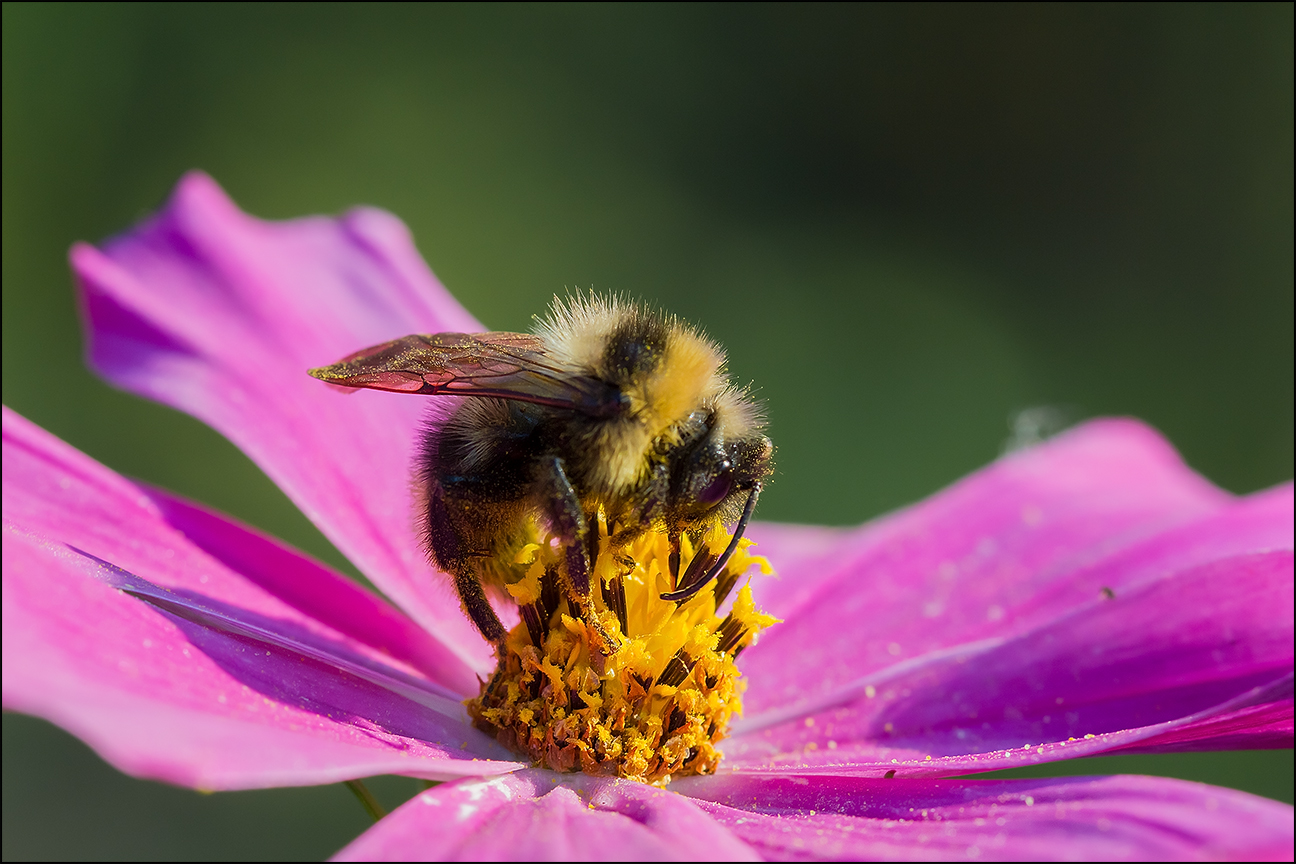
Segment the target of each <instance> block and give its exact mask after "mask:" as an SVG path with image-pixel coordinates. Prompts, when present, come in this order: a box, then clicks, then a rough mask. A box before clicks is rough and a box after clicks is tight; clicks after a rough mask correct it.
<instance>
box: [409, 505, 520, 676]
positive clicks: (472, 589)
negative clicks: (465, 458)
mask: <svg viewBox="0 0 1296 864" xmlns="http://www.w3.org/2000/svg"><path fill="white" fill-rule="evenodd" d="M445 499H446V490H445V489H444V488H443V487H442V485H441V484H440V483H434V484H432V486H431V488H430V489H429V490H428V501H427V537H428V543H429V545H430V546H431V547H432V554H433V557H435V558H436V561H437V563H438V564H439V565H440V566H441V568H442V569H444V570H447V571H449V572H450V573H451V574H452V575H453V576H454V586H455V591H457V592H458V593H459V600H460V602H462V603H463V608H464V611H465V612H467V613H468V617H469V618H471V619H472V622H473V624H475V625H477V630H478V631H479V632H480V633H481V634H482V636H484V637H485V638H486V640H487V641H488V642H491V643H493V644H494V645H496V646H500V645H503V643H504V636H505V635H506V634H505V630H504V625H503V624H501V623H500V620H499V616H498V615H496V614H495V610H494V609H492V608H491V605H490V603H489V602H488V601H487V600H486V592H485V591H484V590H482V584H481V577H480V575H479V572H478V568H479V565H478V563H477V561H476V560H475V557H474V556H473V555H472V554H471V553H470V552H469V551H468V548H467V546H468V544H467V542H466V541H465V538H464V537H463V536H462V534H461V533H460V531H459V530H458V529H457V528H456V526H455V524H454V522H453V521H452V520H451V519H450V511H449V508H447V507H446V500H445ZM501 656H502V655H501Z"/></svg>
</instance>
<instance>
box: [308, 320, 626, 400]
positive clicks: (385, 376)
mask: <svg viewBox="0 0 1296 864" xmlns="http://www.w3.org/2000/svg"><path fill="white" fill-rule="evenodd" d="M310 374H311V375H312V376H314V377H316V378H318V379H320V380H321V381H326V382H328V383H329V384H336V385H338V386H340V387H355V388H368V389H370V390H390V391H393V392H396V393H421V394H428V395H441V394H444V395H452V396H491V397H495V398H499V399H515V400H517V401H520V402H535V403H538V404H540V405H554V406H558V407H561V408H572V409H574V410H577V411H581V412H583V413H586V414H590V415H593V416H598V417H605V416H610V415H612V414H616V413H618V412H619V411H621V410H622V403H623V397H622V395H621V392H620V390H618V389H617V388H616V387H613V386H612V385H610V384H608V383H606V382H604V381H600V380H598V379H597V378H591V377H589V376H587V375H580V374H573V373H572V372H569V371H567V370H565V369H562V368H560V367H558V366H557V365H555V364H554V363H553V362H552V361H551V360H550V358H549V357H548V356H547V354H546V353H545V344H544V341H543V340H542V339H540V338H539V337H538V336H532V335H530V334H528V333H471V334H470V333H437V334H434V335H430V336H428V335H420V334H416V335H413V336H405V337H404V338H401V339H394V340H392V341H391V342H384V343H383V344H381V345H375V346H373V347H372V348H366V349H364V350H363V351H357V352H356V353H354V354H351V355H349V356H347V357H344V358H342V360H341V361H339V362H337V363H334V364H333V365H332V366H324V367H322V368H319V369H312V370H310Z"/></svg>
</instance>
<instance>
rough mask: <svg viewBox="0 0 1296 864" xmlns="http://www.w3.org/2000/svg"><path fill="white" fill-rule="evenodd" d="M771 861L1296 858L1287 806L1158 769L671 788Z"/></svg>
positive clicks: (782, 780) (732, 778)
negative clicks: (1156, 772)
mask: <svg viewBox="0 0 1296 864" xmlns="http://www.w3.org/2000/svg"><path fill="white" fill-rule="evenodd" d="M672 788H674V789H678V790H679V791H680V792H682V793H683V794H685V795H691V796H694V797H697V798H699V799H705V800H707V801H710V802H714V803H711V804H702V805H701V806H703V807H704V808H706V809H707V810H708V811H709V812H710V813H711V814H712V816H713V817H714V818H715V819H716V821H718V822H719V823H720V824H722V825H724V826H726V827H727V828H729V829H730V830H731V831H733V833H734V834H736V835H738V836H739V837H741V838H742V839H743V840H745V841H747V843H749V844H750V845H751V846H752V847H753V848H755V849H756V850H758V851H759V852H760V854H761V855H762V857H764V858H766V859H771V860H789V859H793V860H807V859H826V858H832V859H900V860H932V859H937V860H939V859H952V858H989V859H1009V860H1055V859H1079V860H1085V859H1089V860H1105V859H1136V860H1138V859H1146V860H1160V859H1182V858H1192V859H1199V858H1206V859H1217V858H1230V859H1239V860H1270V859H1273V860H1290V859H1291V857H1292V808H1291V807H1290V806H1288V805H1286V804H1280V803H1278V802H1277V801H1270V800H1268V799H1265V798H1258V797H1256V796H1254V795H1248V794H1246V793H1244V792H1236V791H1234V790H1232V789H1220V788H1218V787H1214V786H1206V785H1203V784H1199V783H1188V782H1185V781H1182V780H1170V779H1164V778H1156V777H1130V776H1120V777H1101V778H1096V777H1065V778H1049V779H1033V780H895V779H893V780H864V779H858V778H847V777H754V776H746V775H741V776H739V775H718V776H714V777H697V778H687V779H685V780H682V781H678V782H677V783H675V784H672Z"/></svg>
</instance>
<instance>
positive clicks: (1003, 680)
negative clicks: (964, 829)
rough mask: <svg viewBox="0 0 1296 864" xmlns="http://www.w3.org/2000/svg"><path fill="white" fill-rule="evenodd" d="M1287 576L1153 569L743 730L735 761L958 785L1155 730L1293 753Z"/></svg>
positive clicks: (1282, 554) (1272, 558)
mask: <svg viewBox="0 0 1296 864" xmlns="http://www.w3.org/2000/svg"><path fill="white" fill-rule="evenodd" d="M1208 528H1209V526H1204V527H1203V533H1207V530H1208ZM1291 574H1292V553H1291V552H1289V551H1286V550H1282V551H1270V552H1264V553H1256V554H1250V555H1239V556H1236V557H1232V558H1225V559H1223V560H1221V561H1216V562H1212V563H1209V564H1204V565H1199V566H1197V567H1193V568H1191V569H1189V570H1188V571H1187V572H1181V573H1168V574H1162V573H1158V574H1156V576H1155V577H1154V578H1152V579H1150V580H1148V581H1145V582H1144V583H1143V584H1142V585H1140V586H1132V587H1125V588H1122V589H1120V592H1121V593H1118V594H1117V595H1116V599H1115V600H1105V599H1095V600H1092V601H1091V602H1090V603H1089V604H1088V606H1087V607H1084V608H1081V609H1078V610H1076V612H1074V613H1073V614H1072V615H1069V616H1067V617H1064V618H1060V619H1058V620H1056V621H1054V622H1051V623H1049V624H1047V625H1045V626H1043V627H1040V628H1038V629H1037V630H1035V631H1032V632H1030V633H1026V634H1022V635H1020V636H1018V637H1016V638H1013V639H1009V640H1004V641H1002V642H998V643H994V642H991V643H986V644H983V645H981V646H977V647H975V648H973V647H969V649H968V650H967V651H966V652H963V653H959V652H952V653H949V654H947V655H945V656H942V657H939V658H937V657H932V658H930V659H929V661H928V662H913V663H910V664H897V666H896V667H893V670H892V672H893V673H894V674H891V675H875V676H871V677H870V678H868V679H865V680H867V681H868V682H869V683H867V684H865V685H864V686H863V687H860V686H856V687H853V688H851V689H850V690H847V689H846V688H843V689H842V690H841V691H839V695H840V696H842V697H844V698H843V699H842V700H841V701H840V702H838V703H837V704H835V705H828V704H825V705H823V706H821V707H820V708H819V709H818V710H815V711H812V712H799V711H796V710H790V711H789V712H788V715H787V717H788V719H786V720H784V721H783V722H780V723H778V724H776V725H771V726H767V727H765V728H759V727H757V726H756V724H755V723H751V722H749V723H746V724H740V725H738V726H737V734H736V735H735V737H734V738H733V739H731V740H730V741H729V742H726V744H725V747H724V749H725V753H726V756H728V757H730V759H729V762H728V764H729V765H731V766H733V767H737V768H752V769H756V768H759V767H761V766H772V765H784V766H788V767H791V766H794V765H798V764H799V765H816V766H824V767H827V766H838V767H839V768H841V767H844V766H851V768H852V770H861V771H865V772H866V773H871V774H872V775H873V776H877V775H878V774H880V773H881V772H882V771H884V770H889V769H890V768H893V767H894V768H897V769H898V770H899V772H900V775H901V776H915V775H927V776H949V775H951V774H960V773H967V772H971V771H984V770H991V769H992V768H1001V767H1008V766H1010V765H1020V764H1029V763H1031V762H1043V761H1049V760H1052V759H1058V758H1072V757H1075V756H1090V755H1094V754H1096V753H1100V752H1106V751H1109V750H1113V749H1117V748H1128V747H1134V746H1136V745H1137V746H1139V747H1140V748H1142V749H1146V748H1148V747H1151V746H1152V744H1151V743H1142V744H1140V742H1151V741H1152V740H1153V739H1154V738H1156V737H1157V736H1168V737H1165V738H1164V743H1165V744H1166V745H1167V746H1170V745H1176V746H1178V747H1179V748H1180V749H1181V748H1182V747H1183V746H1186V744H1185V742H1186V741H1187V740H1189V739H1191V740H1192V741H1193V742H1194V743H1193V748H1194V749H1219V748H1220V747H1221V746H1224V745H1225V744H1228V743H1236V740H1237V736H1238V735H1239V734H1241V735H1245V736H1249V738H1248V739H1247V740H1249V742H1250V743H1251V745H1252V746H1269V747H1287V746H1290V743H1291V738H1290V731H1289V730H1290V729H1291V708H1290V704H1291V703H1290V695H1291V685H1290V680H1291V666H1292V659H1291V658H1292V575H1291ZM1283 682H1286V683H1285V684H1284V683H1283ZM1275 688H1277V689H1275ZM1248 694H1252V695H1248ZM1262 697H1263V698H1262ZM1238 699H1243V700H1245V701H1244V702H1243V703H1239V702H1237V700H1238ZM1268 703H1277V704H1273V705H1272V706H1271V707H1269V708H1266V709H1265V710H1264V711H1262V712H1250V713H1248V712H1242V713H1238V712H1239V711H1240V709H1243V708H1247V707H1252V706H1259V705H1264V704H1268ZM1284 705H1285V706H1287V707H1285V708H1284V707H1283V706H1284ZM1230 713H1232V714H1233V715H1234V716H1233V718H1232V720H1231V721H1230V722H1229V723H1228V724H1226V725H1225V726H1213V725H1212V724H1217V723H1218V722H1219V719H1218V718H1222V717H1223V716H1224V715H1225V714H1230ZM807 714H808V716H807ZM773 716H774V713H773V712H766V714H765V715H764V718H763V719H766V720H769V719H770V718H771V717H773ZM1167 724H1168V725H1167ZM1247 724H1252V725H1247ZM1212 729H1214V731H1216V732H1219V733H1220V734H1221V735H1223V736H1225V737H1223V738H1221V739H1220V740H1219V741H1214V740H1212V739H1211V737H1210V736H1211V730H1212ZM1175 730H1179V731H1175ZM1172 732H1173V733H1174V734H1171V733H1172ZM1088 736H1093V737H1088ZM1067 739H1076V740H1072V741H1068V740H1067ZM1025 745H1029V746H1025ZM1046 745H1048V746H1046Z"/></svg>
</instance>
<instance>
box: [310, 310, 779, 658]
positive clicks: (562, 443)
mask: <svg viewBox="0 0 1296 864" xmlns="http://www.w3.org/2000/svg"><path fill="white" fill-rule="evenodd" d="M444 335H446V336H458V335H459V334H444ZM485 335H486V336H491V335H495V334H485ZM502 335H512V334H502ZM535 336H536V337H537V338H538V339H539V340H540V341H541V342H542V343H543V354H542V355H541V356H542V357H543V364H544V365H543V368H541V367H539V366H537V367H536V368H537V369H539V370H540V373H541V374H542V375H543V376H546V378H553V379H554V380H560V381H579V382H582V383H581V387H582V388H584V389H583V391H582V392H583V393H585V394H587V395H588V394H593V395H590V396H589V400H592V402H591V404H594V405H595V406H596V407H594V408H591V407H590V404H585V403H580V404H578V403H577V402H576V401H574V400H573V401H571V404H570V405H569V404H567V402H565V401H563V400H559V399H556V398H555V399H548V398H547V396H546V400H547V401H546V402H540V401H539V399H540V396H537V395H536V392H534V391H537V390H538V388H535V387H532V386H531V385H530V384H528V383H526V382H525V381H524V382H523V383H521V384H514V385H512V387H513V389H514V390H518V391H522V392H523V395H522V396H505V397H504V398H497V397H492V396H485V395H477V394H474V393H467V394H465V395H476V396H477V398H465V399H463V400H461V401H460V403H459V404H458V405H457V406H455V407H454V408H453V409H452V410H451V412H450V413H449V415H448V416H445V417H443V418H442V419H441V420H439V421H435V420H434V421H432V422H431V423H429V425H428V427H427V428H426V429H425V432H424V436H423V440H422V442H421V448H420V451H419V463H418V466H417V476H416V480H417V484H418V487H419V489H420V497H421V502H420V503H421V507H422V513H421V518H422V520H423V528H424V540H425V543H426V545H427V548H428V552H429V554H430V556H431V558H432V559H433V561H434V563H436V564H437V565H438V566H439V567H440V568H441V569H442V570H444V571H445V572H447V573H449V574H451V576H452V577H453V578H454V582H455V587H456V590H457V591H458V593H459V596H460V598H461V599H462V601H463V604H464V608H465V611H466V612H467V613H468V614H469V616H470V617H471V618H472V620H473V621H474V623H475V624H476V625H477V627H478V629H479V630H480V631H481V632H482V635H483V636H485V637H486V638H487V639H489V640H491V641H492V642H496V643H499V642H500V641H501V640H502V639H503V638H504V628H503V626H502V625H501V624H500V621H499V619H498V617H497V616H496V614H495V612H494V610H493V609H491V607H490V605H489V603H488V602H487V600H486V595H485V592H484V590H483V585H487V586H489V585H498V584H499V583H500V580H501V579H502V578H503V574H504V573H505V572H506V571H507V569H508V566H509V565H510V564H511V563H512V561H513V559H514V556H515V555H516V553H517V551H518V550H519V549H520V548H521V546H522V545H523V544H524V543H527V542H535V540H536V538H537V537H538V536H541V535H543V534H545V533H547V534H548V535H549V536H556V537H557V538H558V539H559V541H560V543H561V544H562V545H563V546H564V547H565V549H566V561H567V567H566V568H565V572H562V573H561V574H558V575H559V577H560V578H561V579H562V580H563V582H564V587H565V588H566V589H567V593H568V596H569V598H571V599H573V600H575V601H576V604H575V605H576V606H579V607H581V611H582V612H583V613H588V611H589V610H588V598H589V597H590V590H591V586H590V584H589V580H590V573H589V571H590V565H589V562H590V561H591V560H594V559H595V558H596V557H597V549H594V548H591V547H592V544H593V543H595V542H597V540H596V539H595V538H597V536H598V532H597V531H591V530H590V528H589V526H590V525H592V524H593V523H594V519H595V514H596V513H597V512H598V511H599V510H600V509H601V510H602V512H603V514H604V515H605V516H606V519H607V523H608V525H609V527H610V528H611V530H612V531H613V534H612V537H611V543H612V544H613V545H614V546H615V545H618V544H620V543H626V542H629V540H631V539H633V538H634V537H636V536H638V535H639V534H641V533H642V532H643V531H646V530H649V529H650V528H664V529H665V530H666V531H667V532H669V534H670V536H671V537H672V539H673V540H675V541H676V542H678V538H679V537H680V536H681V535H683V534H688V535H690V536H691V537H692V538H694V540H696V539H697V538H698V537H700V536H701V535H702V533H703V532H704V531H705V530H706V529H707V528H709V527H710V526H712V525H714V524H715V523H716V522H717V521H723V522H732V521H736V520H740V519H741V522H742V523H743V524H745V522H746V518H747V517H749V516H750V513H751V508H752V506H753V505H754V503H755V498H756V494H757V492H758V491H759V487H760V484H761V482H762V481H763V480H764V479H765V478H766V477H767V476H768V474H769V473H770V470H771V469H770V455H771V450H772V448H771V445H770V443H769V439H768V438H766V437H765V436H764V435H763V434H761V428H762V421H761V418H760V416H759V412H758V410H757V408H756V405H755V403H754V402H753V401H752V400H751V398H750V397H749V396H748V395H747V394H746V393H745V392H741V391H738V390H736V389H734V388H733V387H731V386H730V384H729V381H728V378H727V376H726V375H725V372H724V356H723V354H722V353H721V351H720V349H719V348H718V347H717V346H716V345H715V344H713V343H712V342H710V341H709V340H707V339H706V338H704V337H703V336H701V335H700V334H698V333H697V332H696V331H694V330H693V329H692V328H690V327H688V326H687V325H685V324H683V323H681V322H679V321H678V320H676V319H673V318H667V317H665V316H663V315H660V314H657V313H654V312H651V311H646V310H643V309H642V308H640V307H638V306H634V305H630V304H625V303H622V302H620V301H617V300H615V299H612V300H604V299H598V298H593V297H591V298H580V299H573V300H570V301H568V302H567V303H566V304H563V303H561V302H557V303H556V304H555V306H554V310H553V313H552V315H551V316H550V317H549V318H548V319H547V320H544V321H542V322H541V323H540V324H539V326H538V327H537V330H536V334H535ZM408 338H414V337H408ZM426 338H428V339H432V340H435V339H438V338H440V337H426ZM518 338H519V339H520V338H523V337H520V336H519V337H518ZM380 347H381V346H380ZM370 350H371V351H373V350H375V349H370ZM362 353H363V352H362ZM356 356H359V355H356ZM345 365H346V364H345V362H344V363H343V364H338V366H336V367H331V368H332V369H338V368H342V367H343V366H345ZM406 365H408V364H406ZM317 371H325V372H327V371H328V370H317ZM317 377H323V378H325V380H335V381H338V380H342V376H340V375H335V376H333V377H332V378H330V377H327V376H326V375H317ZM510 380H512V379H510ZM345 383H346V385H347V386H364V385H356V384H353V383H350V382H349V381H347V382H345ZM385 389H395V388H385ZM402 389H405V390H409V389H410V388H409V387H402ZM419 392H458V391H452V390H450V389H448V388H447V389H440V390H435V391H429V390H427V389H424V390H422V391H419ZM483 392H484V389H483ZM492 392H493V391H492ZM545 392H546V393H547V392H548V391H545ZM565 398H566V397H564V399H565ZM587 401H588V400H587ZM554 403H558V404H554ZM739 532H741V526H740V528H739ZM735 542H736V541H735ZM727 554H728V553H726V556H725V557H727ZM720 557H721V556H719V555H717V554H713V555H712V556H711V558H710V559H709V560H710V561H713V562H714V561H715V560H718V559H719V558H720ZM672 564H673V566H676V567H677V566H678V556H677V555H676V556H673V558H672ZM674 575H677V576H678V575H679V574H674ZM690 575H691V576H692V577H693V579H694V581H697V580H698V579H700V578H701V574H700V573H693V572H692V571H690ZM699 587H700V586H699ZM585 617H588V615H586V616H585Z"/></svg>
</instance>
